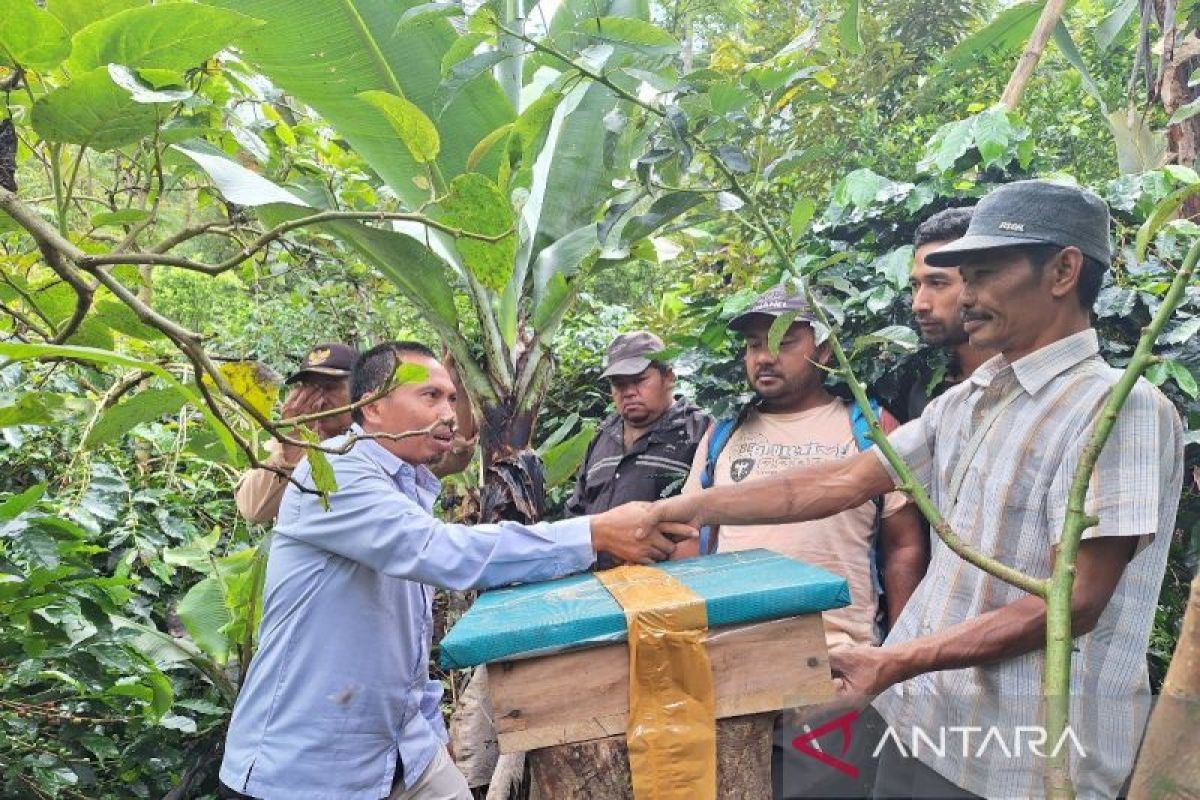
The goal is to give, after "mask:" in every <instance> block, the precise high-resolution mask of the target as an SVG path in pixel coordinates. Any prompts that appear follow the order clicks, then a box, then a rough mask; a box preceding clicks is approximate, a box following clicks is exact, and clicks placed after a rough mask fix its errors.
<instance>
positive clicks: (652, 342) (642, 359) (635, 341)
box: [600, 331, 666, 378]
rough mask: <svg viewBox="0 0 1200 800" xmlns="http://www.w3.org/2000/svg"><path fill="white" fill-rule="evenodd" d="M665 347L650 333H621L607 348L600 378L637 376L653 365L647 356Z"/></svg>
mask: <svg viewBox="0 0 1200 800" xmlns="http://www.w3.org/2000/svg"><path fill="white" fill-rule="evenodd" d="M665 347H666V346H665V345H664V344H663V340H662V339H660V338H658V337H657V336H655V335H654V334H653V333H650V331H634V332H633V333H622V334H621V335H620V336H618V337H617V338H615V339H613V340H612V344H610V345H609V346H608V354H607V356H606V357H605V359H604V372H601V373H600V377H601V378H611V377H613V376H616V375H638V374H640V373H642V372H644V371H645V370H646V368H647V367H649V366H650V365H651V364H652V363H653V359H651V358H648V356H650V355H653V354H655V353H659V352H662V350H663V349H665Z"/></svg>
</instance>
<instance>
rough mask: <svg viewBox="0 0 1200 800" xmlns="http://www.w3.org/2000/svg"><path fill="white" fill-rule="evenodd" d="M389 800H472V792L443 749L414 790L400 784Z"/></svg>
mask: <svg viewBox="0 0 1200 800" xmlns="http://www.w3.org/2000/svg"><path fill="white" fill-rule="evenodd" d="M387 800H471V790H470V789H468V788H467V779H466V778H464V777H463V774H462V773H461V772H459V771H458V767H456V766H454V762H453V761H451V760H450V754H449V753H447V752H446V748H445V747H442V748H440V749H439V750H438V752H437V755H435V756H434V757H433V761H432V762H430V764H429V766H428V767H426V768H425V771H424V772H422V773H421V777H420V779H419V780H418V781H417V782H416V783H414V784H413V785H412V788H409V789H405V788H404V784H403V783H400V784H399V785H397V786H396V788H395V789H393V790H392V793H391V794H390V795H388V798H387Z"/></svg>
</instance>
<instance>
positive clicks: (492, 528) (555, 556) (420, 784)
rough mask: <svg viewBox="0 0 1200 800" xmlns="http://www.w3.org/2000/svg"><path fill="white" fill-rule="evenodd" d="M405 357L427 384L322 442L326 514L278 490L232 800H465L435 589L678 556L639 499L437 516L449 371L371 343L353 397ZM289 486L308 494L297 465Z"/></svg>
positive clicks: (236, 719)
mask: <svg viewBox="0 0 1200 800" xmlns="http://www.w3.org/2000/svg"><path fill="white" fill-rule="evenodd" d="M401 362H403V363H412V364H416V365H419V366H421V367H423V368H424V369H425V370H426V372H427V375H426V376H425V378H424V379H423V380H420V381H416V382H409V383H403V384H401V385H399V386H397V387H395V388H394V389H392V390H391V391H390V392H388V393H387V394H386V395H384V396H383V397H382V398H379V399H377V400H374V401H372V402H370V403H367V404H366V405H363V406H362V407H361V408H358V409H355V412H354V414H355V421H356V424H355V425H354V426H353V427H352V428H351V429H350V431H349V432H348V433H347V434H346V435H345V436H342V437H337V438H334V439H331V440H329V441H328V442H326V443H325V444H326V445H328V446H329V447H331V448H337V447H339V446H343V445H345V444H347V443H349V444H351V445H352V446H351V447H350V448H349V449H348V450H347V451H346V452H345V453H344V454H341V455H330V456H329V462H330V464H331V465H332V467H333V471H334V475H335V477H336V480H337V485H338V489H337V491H336V492H333V493H332V494H331V495H330V496H329V498H328V501H329V508H328V510H326V509H324V508H323V507H322V505H321V499H320V497H319V496H318V495H316V494H314V493H311V492H301V491H299V490H298V489H297V488H296V487H295V486H289V487H288V489H287V492H286V494H285V496H284V499H283V503H282V506H281V508H280V512H279V518H278V522H277V523H276V526H275V531H274V536H273V537H272V540H271V552H270V557H269V560H268V563H267V578H266V586H265V588H264V592H263V616H262V622H261V625H260V627H259V644H258V653H257V654H256V656H255V658H254V661H253V663H252V665H251V667H250V669H249V672H248V674H247V676H246V679H245V682H244V684H243V687H242V691H241V695H240V696H239V697H238V702H237V705H236V707H235V708H234V712H233V719H232V721H231V722H230V726H229V734H228V738H227V739H226V743H225V757H224V761H223V762H222V764H221V773H220V776H221V782H222V783H223V784H224V785H225V786H226V787H228V788H229V789H232V790H234V792H235V793H241V794H242V795H243V796H249V797H254V798H263V800H276V799H277V798H280V799H282V798H287V800H381V799H382V798H388V797H390V798H394V799H395V800H400V799H401V798H402V799H403V800H410V798H413V799H415V798H421V800H441V798H447V799H448V800H457V799H458V798H469V797H470V794H469V793H468V791H467V788H466V782H465V780H464V779H463V778H462V775H461V774H459V773H458V772H457V770H456V769H455V768H454V766H453V764H452V763H451V762H450V760H449V759H448V757H447V756H446V751H445V743H446V741H447V736H446V730H445V726H444V725H443V722H442V718H441V712H440V710H439V701H440V699H441V695H442V687H441V684H440V683H438V682H437V681H433V680H430V678H429V664H428V662H429V648H430V643H431V636H432V600H433V588H432V587H434V586H443V587H446V588H450V589H469V588H476V587H486V586H494V585H498V584H505V583H513V582H517V581H523V582H529V581H538V580H547V579H550V578H556V577H559V576H561V575H566V574H569V573H572V572H579V571H581V570H584V569H587V568H588V567H589V566H590V565H591V564H592V562H593V561H594V560H595V558H596V553H597V552H598V551H604V552H608V553H611V554H612V555H614V556H615V557H617V558H618V559H620V560H622V561H632V562H639V563H652V562H653V561H657V560H661V559H664V558H667V557H668V556H669V555H670V554H671V552H672V551H673V549H674V541H673V539H672V538H671V537H670V536H663V535H662V534H661V533H658V532H655V533H652V534H647V535H646V536H644V537H642V536H641V534H640V533H639V529H641V528H643V526H642V518H643V513H644V510H645V509H646V508H647V507H648V504H644V503H643V504H628V505H625V506H620V507H618V508H615V509H613V510H612V511H608V512H606V513H604V514H600V515H597V516H593V517H581V518H577V519H570V520H564V521H562V522H556V523H539V524H537V525H529V526H526V525H519V524H516V523H508V522H506V523H501V524H500V525H478V526H474V527H467V526H464V525H451V524H447V523H443V522H441V521H439V520H438V519H436V518H435V517H434V516H433V515H432V513H431V512H432V509H433V504H434V501H435V500H436V498H437V494H438V488H439V484H438V481H437V479H436V478H435V477H434V476H433V475H432V473H430V472H429V470H428V469H427V468H426V466H425V465H426V464H429V463H431V462H433V461H435V460H436V459H437V458H439V457H440V456H441V455H442V454H444V453H445V451H446V450H447V449H449V448H450V446H451V442H452V435H453V421H454V416H455V415H454V404H455V400H456V397H455V394H456V392H455V389H454V384H453V382H452V381H451V379H450V375H449V374H448V373H447V371H446V369H445V368H444V367H443V366H442V365H441V364H440V363H439V362H438V360H437V359H436V358H435V357H434V355H433V353H432V352H431V351H429V350H428V349H427V348H425V347H423V346H422V345H418V344H412V343H396V342H393V343H389V344H385V345H380V346H379V347H375V348H373V349H371V350H368V351H367V352H366V353H364V354H363V355H362V357H361V358H360V360H359V362H358V363H357V364H356V365H355V368H354V374H353V376H352V378H351V397H352V400H353V401H354V402H356V403H357V402H359V401H361V400H362V399H364V398H370V397H371V396H373V395H375V394H378V392H379V391H380V389H381V388H383V387H384V386H385V385H387V383H388V382H389V381H390V380H391V377H392V375H393V374H394V373H395V372H396V368H397V366H398V365H399V363H401ZM409 432H419V433H417V435H412V433H409ZM402 433H408V435H404V436H399V435H397V434H402ZM364 437H367V438H364ZM293 477H294V479H295V480H297V481H298V482H300V483H301V484H302V485H304V486H306V487H309V488H311V487H313V480H312V474H311V467H310V465H309V462H308V461H307V460H305V461H302V462H301V463H300V465H299V466H298V467H297V468H296V471H295V473H294V476H293ZM647 530H648V528H647ZM674 532H677V533H678V535H681V536H683V535H689V534H690V533H694V532H692V531H691V529H690V528H686V527H684V526H677V527H676V528H675V529H674V530H672V531H667V533H674ZM234 796H237V794H235V795H234Z"/></svg>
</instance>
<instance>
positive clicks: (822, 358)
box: [813, 340, 833, 367]
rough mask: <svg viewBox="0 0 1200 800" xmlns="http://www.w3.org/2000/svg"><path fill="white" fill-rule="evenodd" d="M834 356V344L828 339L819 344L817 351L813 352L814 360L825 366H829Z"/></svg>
mask: <svg viewBox="0 0 1200 800" xmlns="http://www.w3.org/2000/svg"><path fill="white" fill-rule="evenodd" d="M832 358H833V346H832V345H830V344H829V341H828V340H826V341H824V342H821V343H820V344H819V345H817V350H816V352H814V353H813V360H814V361H816V362H817V363H818V364H820V365H821V366H823V367H827V366H829V361H830V359H832Z"/></svg>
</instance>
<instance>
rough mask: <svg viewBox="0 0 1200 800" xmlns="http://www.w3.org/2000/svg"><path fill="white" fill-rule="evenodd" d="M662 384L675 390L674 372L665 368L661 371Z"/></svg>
mask: <svg viewBox="0 0 1200 800" xmlns="http://www.w3.org/2000/svg"><path fill="white" fill-rule="evenodd" d="M662 375H663V383H665V384H666V385H667V386H669V387H671V388H675V370H673V369H671V368H670V367H667V368H665V369H664V370H663V374H662Z"/></svg>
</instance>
